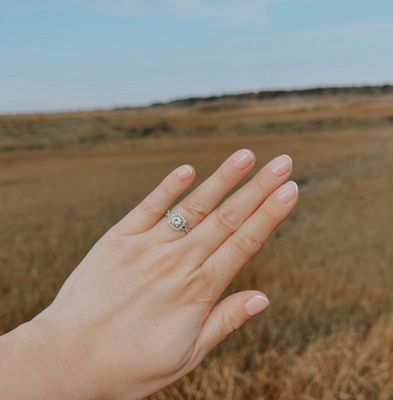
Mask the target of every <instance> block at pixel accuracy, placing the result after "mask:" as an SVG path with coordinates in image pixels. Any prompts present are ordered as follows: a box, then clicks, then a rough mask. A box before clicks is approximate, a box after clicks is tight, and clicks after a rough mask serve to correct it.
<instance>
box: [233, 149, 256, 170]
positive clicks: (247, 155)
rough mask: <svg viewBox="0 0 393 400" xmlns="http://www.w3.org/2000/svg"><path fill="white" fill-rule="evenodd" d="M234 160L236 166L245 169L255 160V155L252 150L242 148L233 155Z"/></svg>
mask: <svg viewBox="0 0 393 400" xmlns="http://www.w3.org/2000/svg"><path fill="white" fill-rule="evenodd" d="M232 160H233V164H234V165H235V167H237V168H239V169H244V168H246V167H247V166H249V165H250V164H251V163H252V162H253V161H254V160H255V156H254V153H253V152H252V151H251V150H248V149H242V150H239V151H237V152H236V153H235V154H234V155H233V156H232Z"/></svg>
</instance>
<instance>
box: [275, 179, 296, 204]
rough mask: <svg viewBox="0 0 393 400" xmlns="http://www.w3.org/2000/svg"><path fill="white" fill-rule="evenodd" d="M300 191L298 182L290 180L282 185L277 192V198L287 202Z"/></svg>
mask: <svg viewBox="0 0 393 400" xmlns="http://www.w3.org/2000/svg"><path fill="white" fill-rule="evenodd" d="M297 192H298V187H297V184H296V182H294V181H289V182H287V183H286V184H285V185H283V186H281V187H280V189H278V192H277V198H278V200H280V201H281V202H283V203H287V202H288V201H289V200H291V199H293V198H294V197H295V196H296V195H297Z"/></svg>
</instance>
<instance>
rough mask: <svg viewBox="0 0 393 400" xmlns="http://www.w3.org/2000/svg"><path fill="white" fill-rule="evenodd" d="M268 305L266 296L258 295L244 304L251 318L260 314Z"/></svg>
mask: <svg viewBox="0 0 393 400" xmlns="http://www.w3.org/2000/svg"><path fill="white" fill-rule="evenodd" d="M268 305H269V300H268V298H267V297H266V296H263V295H261V294H258V295H256V296H254V297H253V298H252V299H251V300H248V301H247V303H246V304H245V308H246V311H247V313H248V315H250V316H251V317H252V316H253V315H255V314H258V313H260V312H262V311H263V310H264V309H265V308H266V307H267V306H268Z"/></svg>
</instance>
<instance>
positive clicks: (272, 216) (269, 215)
mask: <svg viewBox="0 0 393 400" xmlns="http://www.w3.org/2000/svg"><path fill="white" fill-rule="evenodd" d="M263 212H264V214H265V218H266V220H267V221H268V223H269V224H271V225H276V224H278V223H279V221H280V220H281V219H282V218H283V210H282V207H281V206H280V205H279V204H274V203H271V202H268V203H267V204H266V205H265V207H264V209H263Z"/></svg>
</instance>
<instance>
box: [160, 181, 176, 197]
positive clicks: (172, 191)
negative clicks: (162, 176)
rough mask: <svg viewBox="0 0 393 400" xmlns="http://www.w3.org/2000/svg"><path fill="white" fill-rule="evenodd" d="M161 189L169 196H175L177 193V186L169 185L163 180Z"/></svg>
mask: <svg viewBox="0 0 393 400" xmlns="http://www.w3.org/2000/svg"><path fill="white" fill-rule="evenodd" d="M160 189H161V190H162V191H163V192H164V193H165V194H166V195H168V196H170V197H173V196H174V195H175V194H176V188H175V187H174V186H172V185H169V184H168V183H167V182H162V183H161V184H160Z"/></svg>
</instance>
